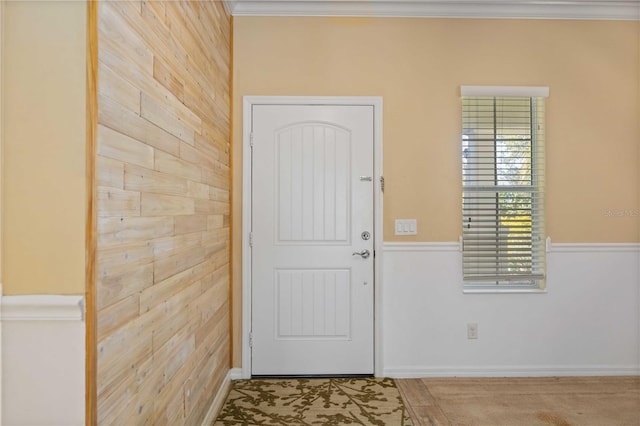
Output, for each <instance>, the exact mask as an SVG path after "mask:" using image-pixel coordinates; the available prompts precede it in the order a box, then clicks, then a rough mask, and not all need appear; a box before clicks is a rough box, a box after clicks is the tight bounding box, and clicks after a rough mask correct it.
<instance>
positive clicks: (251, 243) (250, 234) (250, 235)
mask: <svg viewBox="0 0 640 426" xmlns="http://www.w3.org/2000/svg"><path fill="white" fill-rule="evenodd" d="M249 247H253V232H249Z"/></svg>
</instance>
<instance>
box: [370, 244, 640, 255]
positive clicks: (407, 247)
mask: <svg viewBox="0 0 640 426" xmlns="http://www.w3.org/2000/svg"><path fill="white" fill-rule="evenodd" d="M382 248H383V249H384V251H387V252H449V251H460V243H459V242H457V241H456V242H453V241H451V242H406V243H405V242H401V241H386V242H384V243H383V246H382ZM549 252H551V253H582V252H603V253H609V252H640V243H551V244H550V247H549Z"/></svg>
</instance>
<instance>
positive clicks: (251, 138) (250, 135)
mask: <svg viewBox="0 0 640 426" xmlns="http://www.w3.org/2000/svg"><path fill="white" fill-rule="evenodd" d="M249 146H251V148H253V132H251V133H249Z"/></svg>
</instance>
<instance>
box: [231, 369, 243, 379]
mask: <svg viewBox="0 0 640 426" xmlns="http://www.w3.org/2000/svg"><path fill="white" fill-rule="evenodd" d="M229 378H230V379H231V380H240V379H242V368H232V369H231V370H229Z"/></svg>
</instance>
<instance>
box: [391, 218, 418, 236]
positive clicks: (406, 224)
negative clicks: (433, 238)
mask: <svg viewBox="0 0 640 426" xmlns="http://www.w3.org/2000/svg"><path fill="white" fill-rule="evenodd" d="M417 234H418V221H417V220H416V219H396V235H417Z"/></svg>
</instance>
